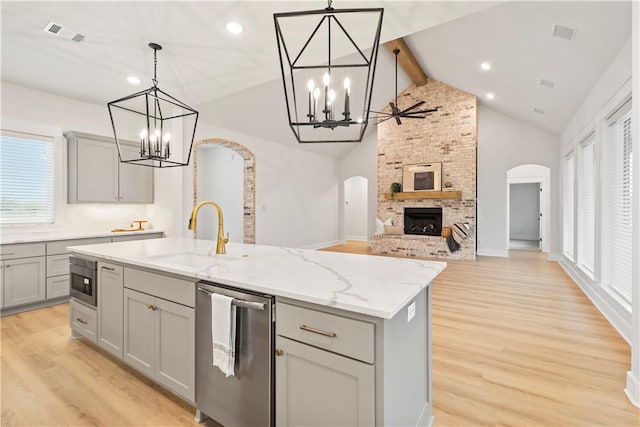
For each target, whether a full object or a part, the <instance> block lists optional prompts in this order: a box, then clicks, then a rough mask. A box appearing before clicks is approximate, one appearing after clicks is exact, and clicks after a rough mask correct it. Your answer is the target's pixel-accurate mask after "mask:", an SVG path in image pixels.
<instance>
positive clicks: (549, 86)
mask: <svg viewBox="0 0 640 427" xmlns="http://www.w3.org/2000/svg"><path fill="white" fill-rule="evenodd" d="M540 85H542V86H544V87H548V88H549V89H553V87H554V86H555V84H554V83H553V82H550V81H549V80H545V79H542V80H540Z"/></svg>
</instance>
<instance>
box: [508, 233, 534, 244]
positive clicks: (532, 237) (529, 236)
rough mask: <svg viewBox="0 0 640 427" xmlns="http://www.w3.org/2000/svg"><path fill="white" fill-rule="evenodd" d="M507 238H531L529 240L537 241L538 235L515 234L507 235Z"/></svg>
mask: <svg viewBox="0 0 640 427" xmlns="http://www.w3.org/2000/svg"><path fill="white" fill-rule="evenodd" d="M509 240H531V241H536V242H537V241H538V240H540V237H539V236H533V235H526V234H522V235H520V234H518V235H515V236H509Z"/></svg>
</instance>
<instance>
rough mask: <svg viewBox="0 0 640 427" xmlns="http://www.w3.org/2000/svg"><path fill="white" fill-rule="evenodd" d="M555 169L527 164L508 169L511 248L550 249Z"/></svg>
mask: <svg viewBox="0 0 640 427" xmlns="http://www.w3.org/2000/svg"><path fill="white" fill-rule="evenodd" d="M550 184H551V169H549V168H548V167H546V166H541V165H536V164H527V165H520V166H516V167H513V168H511V169H509V170H508V171H507V224H506V226H507V248H508V249H511V250H513V249H516V250H517V249H521V250H538V251H541V252H549V246H550V245H549V239H550V233H549V227H550V224H549V220H550V211H551V209H550V203H551V198H550V197H549V194H550Z"/></svg>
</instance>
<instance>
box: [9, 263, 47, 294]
mask: <svg viewBox="0 0 640 427" xmlns="http://www.w3.org/2000/svg"><path fill="white" fill-rule="evenodd" d="M44 271H45V257H43V256H42V257H35V258H21V259H13V260H7V261H4V283H3V285H4V289H3V291H4V295H3V302H4V307H13V306H15V305H21V304H27V303H30V302H37V301H42V300H44V299H45V296H46V282H45V273H44Z"/></svg>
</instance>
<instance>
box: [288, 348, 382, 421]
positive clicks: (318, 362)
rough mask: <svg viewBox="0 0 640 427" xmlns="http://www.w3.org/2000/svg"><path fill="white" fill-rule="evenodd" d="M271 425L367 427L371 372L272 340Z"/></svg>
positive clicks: (327, 354) (350, 361)
mask: <svg viewBox="0 0 640 427" xmlns="http://www.w3.org/2000/svg"><path fill="white" fill-rule="evenodd" d="M276 348H277V349H278V350H277V351H278V354H279V356H278V357H276V423H277V424H278V425H280V426H298V425H306V426H372V425H374V424H375V391H374V390H375V380H374V376H375V373H374V367H373V365H369V364H367V363H363V362H359V361H356V360H353V359H350V358H348V357H344V356H340V355H337V354H334V353H331V352H328V351H324V350H320V349H318V348H315V347H313V346H310V345H306V344H302V343H299V342H296V341H293V340H290V339H287V338H284V337H282V336H278V337H277V338H276Z"/></svg>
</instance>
